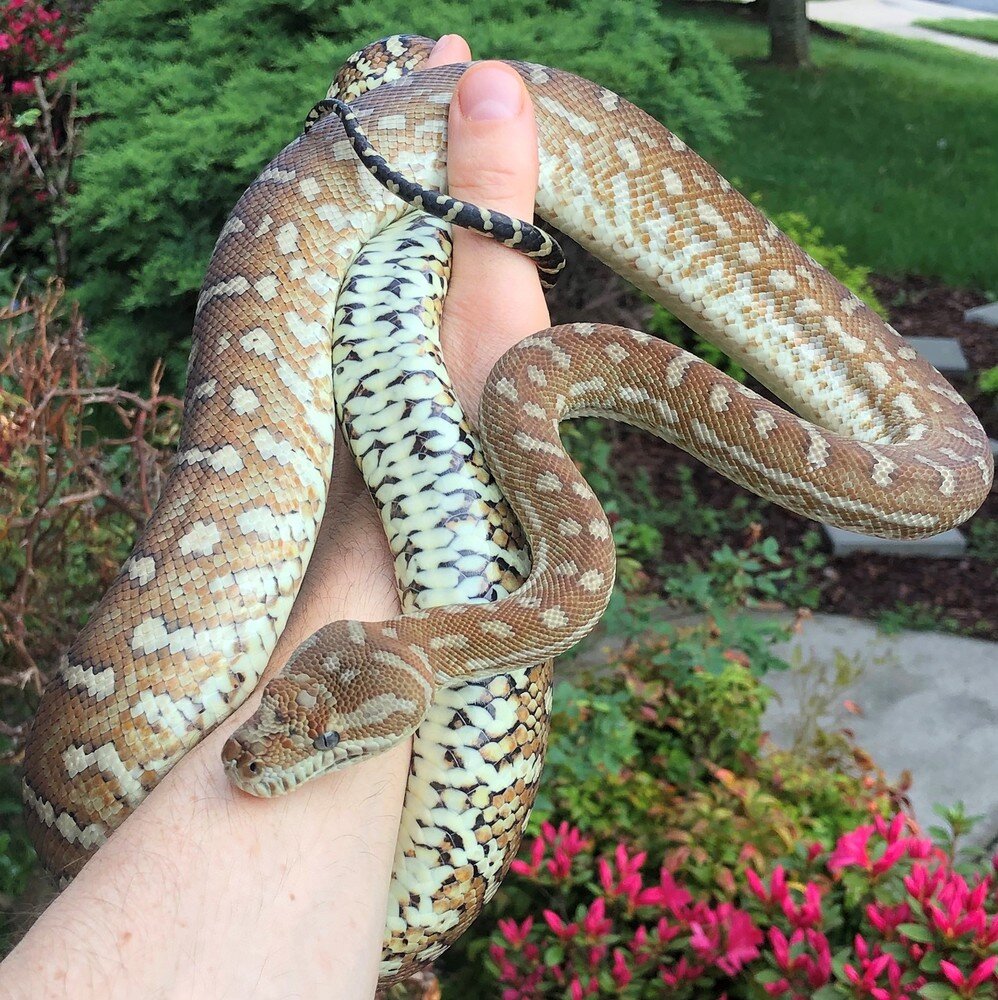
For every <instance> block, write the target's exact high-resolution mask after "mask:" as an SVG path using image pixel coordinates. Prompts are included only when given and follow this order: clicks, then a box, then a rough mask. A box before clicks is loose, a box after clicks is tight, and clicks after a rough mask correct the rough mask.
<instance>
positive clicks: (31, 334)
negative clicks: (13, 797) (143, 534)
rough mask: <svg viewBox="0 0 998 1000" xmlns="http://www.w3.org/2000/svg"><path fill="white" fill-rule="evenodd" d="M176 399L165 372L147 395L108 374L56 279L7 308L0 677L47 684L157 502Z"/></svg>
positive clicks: (0, 347) (1, 345) (11, 718)
mask: <svg viewBox="0 0 998 1000" xmlns="http://www.w3.org/2000/svg"><path fill="white" fill-rule="evenodd" d="M180 406H181V404H180V401H179V400H177V399H174V398H173V397H171V396H163V395H161V394H160V393H159V373H158V372H156V373H154V375H153V377H152V379H151V383H150V391H149V396H148V398H144V397H142V396H139V395H136V394H134V393H129V392H124V391H122V390H120V389H118V388H116V387H113V386H101V385H100V384H99V382H98V381H97V379H96V378H95V374H94V372H93V371H92V370H91V369H90V367H89V364H88V361H87V354H86V349H85V344H84V340H83V336H82V324H81V322H80V317H79V315H78V313H77V311H76V309H75V308H70V307H67V306H66V304H65V302H64V301H63V299H62V292H61V289H60V288H59V286H57V285H54V286H52V287H50V289H49V290H48V292H47V293H46V294H45V295H44V296H43V297H41V298H39V299H37V300H31V301H24V302H20V303H17V304H15V305H14V306H13V307H11V308H8V309H6V310H3V311H0V685H7V686H10V687H16V688H20V689H22V690H33V691H36V692H37V691H40V690H41V688H42V686H43V683H44V680H45V672H46V667H48V666H49V665H51V664H52V663H54V661H55V659H56V657H57V656H58V654H59V653H60V652H61V651H62V649H63V648H64V646H65V644H66V643H67V642H68V641H69V639H70V638H71V637H72V636H73V634H74V633H75V632H76V631H77V630H78V628H79V625H80V624H81V620H82V618H83V617H84V616H85V614H86V612H87V610H88V607H89V605H90V604H91V603H92V602H93V601H94V600H96V598H98V597H99V596H100V594H101V593H102V591H103V590H104V589H106V587H107V585H108V584H109V583H110V581H111V579H112V578H113V576H114V574H115V573H116V572H117V568H118V563H119V560H120V559H121V558H122V557H123V556H124V550H125V548H126V546H127V545H128V544H129V543H130V540H131V536H132V535H133V534H134V531H135V528H136V526H137V525H139V524H142V523H144V522H145V520H146V519H147V518H148V516H149V514H150V513H151V511H152V507H153V504H154V502H155V499H156V497H157V496H158V494H159V490H160V486H161V480H162V478H163V474H164V469H165V465H166V461H167V458H166V455H167V452H168V451H169V450H171V447H170V446H172V444H173V443H174V440H175V437H176V434H177V431H178V429H179V414H180ZM96 421H99V422H100V423H101V424H102V425H103V426H104V427H105V428H111V429H112V433H111V434H107V433H105V434H101V433H99V432H95V427H94V423H95V422H96ZM5 705H6V707H7V709H8V711H9V713H10V714H8V715H7V717H6V718H4V719H0V729H2V730H3V731H5V732H6V733H7V734H8V735H12V736H14V737H15V749H16V744H17V742H18V737H19V736H20V735H21V731H20V730H21V726H20V718H19V717H20V716H22V715H23V711H21V710H18V708H17V707H16V706H14V705H13V704H12V700H5Z"/></svg>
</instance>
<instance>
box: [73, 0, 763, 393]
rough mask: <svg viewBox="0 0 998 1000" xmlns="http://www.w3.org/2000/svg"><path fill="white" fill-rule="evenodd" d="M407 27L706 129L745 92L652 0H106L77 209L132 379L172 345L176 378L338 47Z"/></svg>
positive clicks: (339, 53) (88, 82)
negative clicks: (253, 208) (194, 330)
mask: <svg viewBox="0 0 998 1000" xmlns="http://www.w3.org/2000/svg"><path fill="white" fill-rule="evenodd" d="M396 31H418V32H422V33H425V34H428V35H439V34H443V33H446V32H455V31H456V32H463V33H465V34H466V35H467V37H468V38H469V39H470V41H471V43H472V45H473V46H474V49H475V54H476V56H478V57H486V56H497V57H501V58H510V57H516V58H528V59H529V58H534V59H537V60H539V61H543V62H545V63H551V64H554V65H562V66H564V67H565V68H567V69H571V70H574V71H576V72H580V73H582V74H583V75H586V76H589V77H592V78H594V79H597V80H600V82H602V83H605V84H607V85H608V86H610V87H613V88H614V89H616V90H618V91H620V92H622V93H623V94H625V95H627V96H628V97H630V98H632V99H633V100H635V101H636V102H637V103H639V104H642V105H643V106H645V107H646V108H648V109H649V110H650V111H651V112H652V113H653V114H656V115H657V116H660V117H662V118H663V120H666V121H668V123H669V124H670V126H671V127H673V128H675V129H676V130H678V131H679V132H681V133H683V134H684V135H686V136H687V137H688V138H690V139H692V140H694V141H698V142H700V141H704V140H715V139H718V138H720V137H722V136H724V134H725V122H726V120H727V118H728V117H729V116H730V115H731V114H734V113H737V112H740V111H742V110H743V108H744V106H745V95H744V90H743V88H742V85H741V82H740V78H739V77H738V75H737V74H736V73H735V71H734V70H733V69H732V67H731V64H730V63H729V62H728V61H727V60H726V59H725V58H723V57H721V56H719V55H718V54H717V52H716V51H715V50H714V49H713V48H712V47H711V46H710V45H708V44H707V43H705V42H704V41H703V37H702V35H701V34H700V33H699V31H698V30H697V29H695V28H692V27H690V26H688V25H685V24H683V23H677V22H675V21H674V20H672V19H668V18H666V17H665V16H664V15H662V14H660V13H659V12H658V10H657V8H656V6H655V5H654V4H653V3H652V2H651V0H635V2H633V3H628V4H619V3H616V2H615V0H595V2H590V0H569V2H556V0H551V2H550V3H548V4H545V3H536V2H534V0H513V2H502V3H500V2H498V0H489V2H486V3H481V4H475V5H473V6H472V5H467V4H464V3H462V2H460V0H430V2H428V3H425V4H421V5H419V7H418V8H414V7H413V6H412V5H411V4H408V3H403V2H401V0H376V2H370V0H364V2H360V0H355V2H353V3H347V4H336V3H333V2H332V0H316V2H314V3H309V4H305V5H302V4H292V3H287V2H283V3H270V2H264V0H214V2H210V3H206V4H199V5H197V7H196V9H194V8H192V7H191V5H190V4H187V3H182V2H181V0H149V2H146V3H142V4H135V3H133V2H131V0H104V2H103V3H101V4H99V5H98V6H97V7H96V8H95V10H94V11H93V13H92V14H91V15H90V17H89V19H88V21H87V23H86V27H85V30H84V31H83V33H82V36H81V38H80V41H79V45H78V48H77V51H78V53H79V60H78V65H77V68H76V74H77V76H78V78H79V80H80V85H81V100H82V102H83V105H84V107H85V110H86V112H87V113H88V114H91V115H93V116H94V121H93V122H92V124H91V125H90V126H89V128H88V132H87V156H86V158H85V160H84V161H83V163H82V165H81V170H80V192H79V194H78V196H77V197H76V198H75V199H74V200H73V204H72V209H71V211H72V222H73V231H74V239H75V252H76V261H77V265H78V266H77V267H76V275H77V276H78V278H79V279H80V282H81V300H82V304H83V307H84V311H85V313H86V315H87V317H88V319H89V320H90V321H91V323H92V325H93V329H94V333H93V338H92V339H93V343H94V344H95V346H97V347H99V348H100V349H101V350H102V351H103V352H105V353H106V354H107V355H108V356H111V357H114V359H115V363H116V365H117V366H118V371H119V372H120V373H121V375H122V376H123V377H125V378H126V379H127V380H129V381H131V382H133V383H134V382H135V381H136V379H137V378H139V377H140V375H141V374H144V373H145V372H147V371H149V370H150V368H151V367H152V363H153V361H154V360H155V359H156V358H158V357H166V358H167V359H168V365H169V369H168V375H169V377H170V378H172V380H173V381H172V383H170V384H172V385H176V384H177V383H178V382H179V380H180V379H181V377H182V373H183V365H184V360H185V356H186V353H187V347H186V339H187V336H188V333H189V329H190V323H191V317H192V316H193V312H194V304H195V299H196V290H197V288H198V286H199V285H200V282H201V278H202V276H203V273H204V269H205V266H206V263H207V260H208V257H209V254H210V251H211V248H212V245H213V243H214V240H215V237H216V235H217V233H218V232H219V230H220V229H221V227H222V224H223V222H224V219H225V217H226V215H227V213H228V212H229V210H230V208H231V207H232V205H233V204H234V202H235V201H236V199H237V197H238V196H239V193H240V192H241V190H242V189H243V188H244V187H245V186H246V184H247V183H248V182H249V181H250V180H252V178H253V176H254V175H255V174H256V173H257V172H258V171H259V170H260V168H261V167H262V166H263V164H264V163H266V162H267V160H269V159H270V158H271V157H272V156H273V154H274V153H275V152H276V151H277V150H278V149H279V148H280V147H281V146H282V145H283V144H284V143H286V142H288V141H289V140H290V139H292V138H293V137H294V136H295V135H296V134H297V133H298V132H299V131H300V129H301V122H302V119H303V117H304V115H305V113H306V112H307V110H308V109H309V108H310V106H311V105H312V104H313V103H314V102H315V101H316V100H317V99H318V97H320V96H322V95H323V94H324V93H325V89H326V87H327V85H328V82H329V79H330V77H331V76H332V74H333V72H334V71H335V68H336V67H338V66H339V65H340V64H341V63H342V61H343V59H344V58H345V57H346V56H347V55H349V54H350V52H351V51H353V50H355V49H356V48H359V47H360V46H361V45H363V44H366V43H367V42H369V41H371V40H373V39H375V38H378V37H380V36H383V35H384V34H386V33H390V32H396Z"/></svg>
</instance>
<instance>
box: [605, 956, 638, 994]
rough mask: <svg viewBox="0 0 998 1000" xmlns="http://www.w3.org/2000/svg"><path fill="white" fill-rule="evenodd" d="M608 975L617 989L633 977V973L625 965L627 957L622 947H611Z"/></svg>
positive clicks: (621, 987)
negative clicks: (611, 956)
mask: <svg viewBox="0 0 998 1000" xmlns="http://www.w3.org/2000/svg"><path fill="white" fill-rule="evenodd" d="M610 975H611V976H613V981H614V983H615V984H616V986H617V988H618V989H623V988H624V987H625V986H626V985H627V984H628V983H629V982H630V981H631V980H632V979H633V978H634V976H633V973H632V972H631V970H630V969H629V968H628V967H627V957H626V956H625V954H624V952H623V949H621V948H614V949H613V965H611V966H610Z"/></svg>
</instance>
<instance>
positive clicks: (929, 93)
mask: <svg viewBox="0 0 998 1000" xmlns="http://www.w3.org/2000/svg"><path fill="white" fill-rule="evenodd" d="M674 10H675V14H676V17H677V18H682V19H689V20H693V21H695V22H696V23H697V24H699V25H701V26H702V28H703V29H704V30H705V31H706V32H707V33H708V34H709V35H710V37H711V38H712V39H713V41H714V42H715V44H716V45H717V46H718V47H719V48H720V49H722V50H723V51H724V52H726V53H727V54H728V55H729V56H731V57H733V58H734V60H735V62H736V64H737V66H738V67H739V68H740V69H741V71H742V72H743V73H744V74H745V77H746V80H747V82H748V83H749V85H750V86H751V88H752V90H753V91H754V92H755V95H756V97H755V100H754V102H753V103H754V110H755V112H756V114H755V116H754V117H745V118H743V119H742V120H740V121H736V122H734V123H733V126H732V134H733V141H732V142H730V143H729V144H728V145H727V146H725V147H724V148H721V149H714V150H708V151H707V152H708V155H709V158H710V160H711V161H712V162H713V163H714V165H715V166H716V167H717V168H718V169H719V170H720V171H721V173H723V174H724V175H725V176H727V177H728V178H729V179H730V180H732V181H733V182H736V183H737V184H738V185H739V186H740V187H741V189H742V190H743V191H745V192H746V193H751V192H758V193H759V194H761V195H762V197H763V202H764V207H765V208H766V209H767V210H768V211H770V212H778V211H784V210H787V209H796V210H799V211H802V212H804V213H806V214H807V215H808V216H809V217H810V218H811V220H812V221H813V222H815V223H817V224H818V225H820V226H821V227H822V228H823V229H824V230H825V234H826V237H827V238H828V240H830V241H831V242H834V243H841V244H842V245H844V246H845V247H846V248H847V249H848V251H849V256H850V259H851V260H853V261H855V262H856V263H862V264H866V265H868V266H870V267H872V268H873V269H874V270H876V271H879V272H881V273H885V274H890V275H899V274H903V273H916V274H921V275H924V276H926V277H936V278H940V279H942V280H944V281H946V282H948V283H949V284H952V285H956V286H963V287H971V288H978V289H981V290H983V291H985V292H995V293H996V296H998V239H996V238H995V220H996V219H998V65H996V64H995V62H994V61H991V60H987V59H984V58H981V57H978V56H972V55H967V54H964V53H960V52H954V51H951V50H948V49H945V48H943V47H942V46H939V45H934V44H932V43H930V42H916V41H910V40H907V39H896V38H892V37H889V36H887V35H880V34H874V33H870V32H857V33H855V34H851V35H850V36H849V37H847V38H844V39H830V38H825V37H818V36H817V35H813V36H812V42H811V45H812V57H813V60H814V68H813V69H810V70H806V71H798V72H791V71H786V70H781V69H777V68H775V67H772V66H768V65H766V64H765V62H764V61H763V60H764V59H765V56H766V52H767V47H768V35H767V32H766V29H765V27H764V26H762V25H759V24H756V23H754V22H751V21H747V20H744V19H743V18H742V17H740V16H732V15H730V14H718V13H711V12H708V11H702V12H701V11H697V10H691V9H690V8H689V7H678V6H677V7H675V8H674ZM666 124H668V123H666Z"/></svg>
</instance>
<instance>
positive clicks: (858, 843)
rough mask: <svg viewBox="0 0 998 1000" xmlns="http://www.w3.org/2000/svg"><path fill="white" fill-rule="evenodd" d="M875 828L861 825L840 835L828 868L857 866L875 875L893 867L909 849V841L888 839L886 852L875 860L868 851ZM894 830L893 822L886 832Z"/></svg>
mask: <svg viewBox="0 0 998 1000" xmlns="http://www.w3.org/2000/svg"><path fill="white" fill-rule="evenodd" d="M882 822H883V821H882V820H881V823H882ZM874 829H875V828H874V826H872V825H870V826H859V827H856V829H855V830H853V831H851V832H850V833H844V834H843V835H842V836H841V837H839V839H838V843H836V845H835V850H834V851H832V854H831V856H830V857H829V859H828V870H829V871H832V872H835V871H840V870H841V869H843V868H850V867H856V868H862V869H864V870H865V871H868V872H870V874H871V875H873V876H877V875H882V874H883V873H884V872H885V871H887V870H888V869H890V868H893V867H894V865H895V864H896V863H897V861H898V860H899V859H900V858H901V856H902V855H903V854H904V853H905V851H906V850H907V848H908V842H907V841H906V840H897V839H895V840H893V841H888V844H887V847H886V848H885V850H884V853H883V854H882V855H881V856H880V857H879V858H877V860H876V861H874V860H872V859H871V857H870V855H869V853H868V852H867V845H868V844H869V842H870V837H871V836H873V833H874ZM894 830H895V826H894V824H892V825H891V827H890V828H888V829H887V830H886V832H887V834H888V835H891V834H893V833H894Z"/></svg>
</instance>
